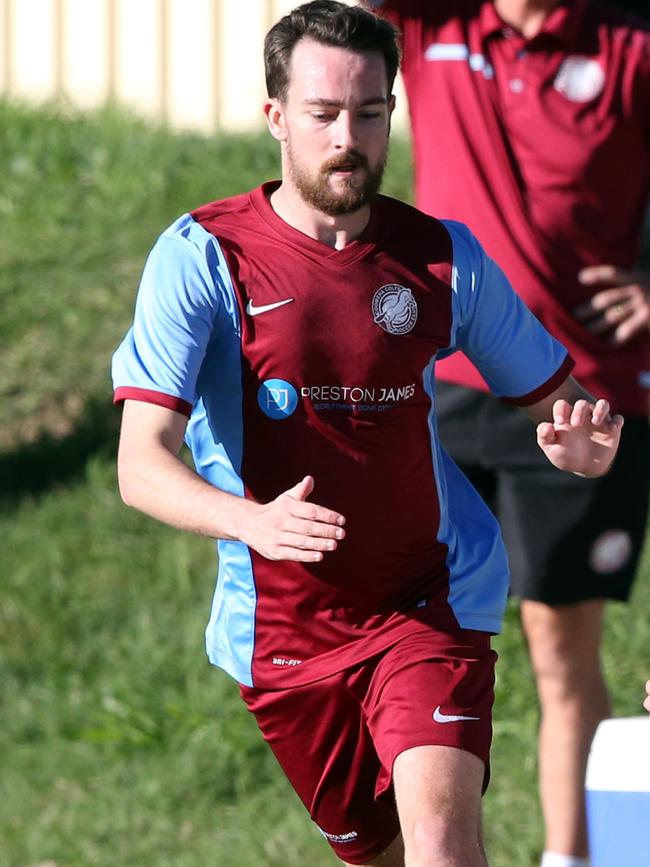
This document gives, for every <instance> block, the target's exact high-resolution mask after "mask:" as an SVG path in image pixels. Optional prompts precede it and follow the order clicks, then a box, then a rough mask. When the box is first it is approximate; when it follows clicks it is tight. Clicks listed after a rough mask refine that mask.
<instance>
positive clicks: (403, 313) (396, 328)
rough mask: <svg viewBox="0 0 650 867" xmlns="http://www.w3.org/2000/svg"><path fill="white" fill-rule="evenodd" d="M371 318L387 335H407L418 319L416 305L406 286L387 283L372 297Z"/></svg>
mask: <svg viewBox="0 0 650 867" xmlns="http://www.w3.org/2000/svg"><path fill="white" fill-rule="evenodd" d="M372 318H373V320H374V321H375V322H376V323H377V325H379V326H380V328H383V329H384V331H388V333H389V334H408V332H409V331H411V329H412V328H413V326H414V325H415V323H416V322H417V318H418V305H417V302H416V300H415V298H414V297H413V293H412V292H411V290H410V289H407V288H406V286H400V285H399V284H398V283H387V284H386V285H385V286H382V287H381V288H379V289H377V291H376V292H375V294H374V295H373V297H372Z"/></svg>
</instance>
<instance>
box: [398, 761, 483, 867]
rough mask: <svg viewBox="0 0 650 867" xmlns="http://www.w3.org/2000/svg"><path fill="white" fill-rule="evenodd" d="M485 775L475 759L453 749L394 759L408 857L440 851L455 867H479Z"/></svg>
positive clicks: (399, 809)
mask: <svg viewBox="0 0 650 867" xmlns="http://www.w3.org/2000/svg"><path fill="white" fill-rule="evenodd" d="M484 771H485V766H484V764H483V762H482V761H481V760H480V759H479V758H478V757H477V756H475V755H473V754H472V753H468V752H466V751H464V750H459V749H455V748H452V747H444V746H435V745H430V746H419V747H413V748H412V749H409V750H406V751H405V752H403V753H401V754H400V755H399V756H398V757H397V758H396V760H395V766H394V769H393V779H394V786H395V797H396V801H397V809H398V813H399V817H400V825H401V828H402V835H403V837H404V844H405V850H406V852H407V853H409V852H411V853H412V854H413V857H416V858H419V859H421V858H422V856H426V855H428V854H430V853H432V852H440V853H441V854H442V852H445V853H446V854H447V855H448V856H450V857H453V858H454V859H455V860H454V861H453V863H454V864H456V863H460V864H463V865H464V864H466V863H467V864H470V863H471V864H472V865H473V864H475V863H476V864H479V863H481V864H482V863H483V859H482V843H481V839H480V815H481V792H482V786H483V777H484ZM459 859H460V860H459ZM465 859H468V860H467V861H466V860H465ZM470 859H471V860H470ZM417 863H428V861H426V862H425V861H421V860H418V861H417Z"/></svg>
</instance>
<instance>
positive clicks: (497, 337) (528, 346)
mask: <svg viewBox="0 0 650 867" xmlns="http://www.w3.org/2000/svg"><path fill="white" fill-rule="evenodd" d="M444 225H445V226H446V228H447V229H448V231H449V234H450V235H451V239H452V244H453V256H454V263H453V269H452V290H453V292H452V311H453V322H452V334H451V342H450V346H449V348H448V349H446V350H444V351H443V352H441V353H439V356H438V357H444V356H445V355H449V353H450V352H453V351H455V350H457V349H460V350H462V351H463V352H464V353H465V354H466V355H467V357H468V358H469V359H470V361H472V362H473V364H474V365H475V366H476V367H477V368H478V369H479V371H480V372H481V374H482V375H483V378H484V379H485V381H486V382H487V384H488V386H489V387H490V390H491V391H492V392H493V393H494V394H495V395H497V396H498V397H503V398H511V399H515V400H516V399H517V398H519V397H524V398H525V397H526V396H527V395H531V394H532V393H534V392H535V391H536V390H537V389H539V388H540V387H542V386H543V385H544V384H545V383H547V382H549V381H550V380H552V379H553V377H554V376H555V374H557V373H558V371H559V370H560V368H563V365H565V364H566V363H567V360H568V353H567V350H566V349H565V347H564V346H562V344H561V343H559V342H558V341H557V340H555V338H553V337H552V336H551V335H550V334H549V333H548V331H547V330H546V329H545V328H544V326H543V325H542V324H541V323H540V322H539V320H538V319H537V318H536V317H535V316H534V315H533V314H532V313H531V312H530V310H529V309H528V307H527V306H526V305H525V304H524V302H523V301H522V300H521V298H519V296H518V295H517V294H516V292H515V291H514V290H513V288H512V286H511V285H510V283H509V282H508V279H507V277H506V276H505V274H504V273H503V271H502V270H501V268H499V266H498V265H497V264H496V262H494V261H493V260H492V259H490V258H489V257H488V256H487V254H486V253H485V251H484V250H483V248H482V247H481V245H480V244H479V242H478V241H477V240H476V238H475V237H474V235H472V233H471V232H470V230H469V229H468V228H467V226H465V225H464V224H462V223H457V222H455V221H451V220H445V221H444ZM567 374H568V371H567ZM562 378H564V377H562ZM558 384H559V383H558Z"/></svg>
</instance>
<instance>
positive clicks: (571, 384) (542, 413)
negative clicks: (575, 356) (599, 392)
mask: <svg viewBox="0 0 650 867" xmlns="http://www.w3.org/2000/svg"><path fill="white" fill-rule="evenodd" d="M558 400H566V402H567V403H570V404H574V403H575V402H576V401H577V400H586V401H589V403H596V398H595V397H593V396H592V395H591V394H590V393H589V392H588V391H587V390H586V389H584V388H583V387H582V386H581V385H580V383H579V382H577V380H575V379H574V378H573V377H572V376H569V377H567V378H566V379H565V380H564V382H563V383H562V384H561V385H560V386H559V387H558V388H556V389H555V391H553V392H551V394H549V395H548V396H547V397H545V398H544V399H543V400H540V401H538V402H537V403H534V404H532V406H526V407H523V410H524V412H525V413H526V415H527V416H528V417H529V418H530V419H531V420H532V421H533V422H535V424H540V422H543V421H553V405H554V404H555V402H556V401H558Z"/></svg>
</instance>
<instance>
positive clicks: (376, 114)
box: [359, 111, 381, 120]
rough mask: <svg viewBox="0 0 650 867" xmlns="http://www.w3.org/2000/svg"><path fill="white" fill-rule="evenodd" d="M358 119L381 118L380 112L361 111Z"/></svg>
mask: <svg viewBox="0 0 650 867" xmlns="http://www.w3.org/2000/svg"><path fill="white" fill-rule="evenodd" d="M359 117H360V118H363V120H375V119H376V118H378V117H381V112H380V111H361V112H359Z"/></svg>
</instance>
